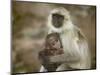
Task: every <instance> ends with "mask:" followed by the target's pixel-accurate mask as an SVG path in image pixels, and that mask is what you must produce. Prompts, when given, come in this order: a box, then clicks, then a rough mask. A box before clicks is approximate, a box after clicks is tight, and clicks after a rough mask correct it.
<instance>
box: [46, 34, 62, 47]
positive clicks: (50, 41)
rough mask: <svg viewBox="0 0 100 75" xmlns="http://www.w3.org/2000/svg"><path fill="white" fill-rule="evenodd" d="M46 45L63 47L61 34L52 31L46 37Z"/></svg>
mask: <svg viewBox="0 0 100 75" xmlns="http://www.w3.org/2000/svg"><path fill="white" fill-rule="evenodd" d="M46 46H49V47H50V48H55V49H58V48H61V47H62V44H61V41H60V36H59V34H58V33H51V34H49V35H48V36H47V38H46Z"/></svg>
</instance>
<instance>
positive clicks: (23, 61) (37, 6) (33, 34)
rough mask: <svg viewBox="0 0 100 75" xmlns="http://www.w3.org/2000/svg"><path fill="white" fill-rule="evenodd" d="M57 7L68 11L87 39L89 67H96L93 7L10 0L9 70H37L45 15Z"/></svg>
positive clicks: (94, 15)
mask: <svg viewBox="0 0 100 75" xmlns="http://www.w3.org/2000/svg"><path fill="white" fill-rule="evenodd" d="M57 7H64V8H66V9H67V10H69V11H70V14H71V19H72V21H73V23H74V24H75V25H77V26H78V27H79V28H81V30H82V31H83V33H84V34H85V36H86V37H87V39H88V44H89V48H90V50H91V55H92V58H91V60H92V67H91V69H95V68H96V7H95V6H87V5H71V4H53V3H36V2H23V1H22V2H21V1H12V16H11V17H12V72H16V73H22V72H24V73H26V72H38V70H39V68H40V61H39V59H38V52H39V51H41V50H43V48H44V46H43V44H44V40H45V37H46V35H47V32H48V29H47V26H46V19H47V16H48V14H49V12H50V11H51V10H52V9H54V8H57Z"/></svg>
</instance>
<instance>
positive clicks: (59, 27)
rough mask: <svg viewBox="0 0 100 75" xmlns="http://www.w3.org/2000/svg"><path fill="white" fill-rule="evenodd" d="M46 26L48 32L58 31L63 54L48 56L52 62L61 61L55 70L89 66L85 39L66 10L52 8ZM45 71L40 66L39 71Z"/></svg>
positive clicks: (89, 60) (89, 59)
mask: <svg viewBox="0 0 100 75" xmlns="http://www.w3.org/2000/svg"><path fill="white" fill-rule="evenodd" d="M47 26H48V28H49V31H48V34H50V33H55V32H56V33H59V35H60V39H61V42H62V45H63V50H64V53H63V54H61V55H56V56H52V57H50V58H49V61H50V62H52V63H54V62H60V63H61V65H59V66H58V67H57V69H56V71H64V70H73V69H90V68H91V56H90V51H89V48H88V44H87V40H86V38H85V36H84V34H83V33H82V32H81V31H80V29H79V28H78V27H77V26H75V25H74V24H73V23H72V20H71V17H70V13H69V11H68V10H66V9H65V8H62V7H60V8H56V9H53V10H52V11H51V12H50V15H49V16H48V21H47ZM45 63H46V62H45ZM45 71H47V70H46V69H45V68H44V67H43V66H41V68H40V72H45Z"/></svg>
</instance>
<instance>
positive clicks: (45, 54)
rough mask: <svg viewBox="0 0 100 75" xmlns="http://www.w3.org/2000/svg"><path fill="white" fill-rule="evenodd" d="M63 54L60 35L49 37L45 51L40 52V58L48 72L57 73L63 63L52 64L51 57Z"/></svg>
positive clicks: (55, 34)
mask: <svg viewBox="0 0 100 75" xmlns="http://www.w3.org/2000/svg"><path fill="white" fill-rule="evenodd" d="M60 54H63V48H62V44H61V40H60V37H59V34H58V33H51V34H49V35H47V38H46V43H45V49H44V50H42V51H40V52H39V58H40V60H41V63H42V65H43V66H44V68H45V69H46V70H47V71H55V70H56V69H57V67H58V66H59V65H60V64H61V63H59V62H58V63H57V62H54V63H53V62H50V59H49V58H50V57H51V56H55V55H60Z"/></svg>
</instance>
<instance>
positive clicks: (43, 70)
mask: <svg viewBox="0 0 100 75" xmlns="http://www.w3.org/2000/svg"><path fill="white" fill-rule="evenodd" d="M39 72H47V70H46V69H45V68H44V66H43V65H42V66H41V68H40V71H39Z"/></svg>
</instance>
